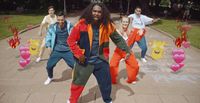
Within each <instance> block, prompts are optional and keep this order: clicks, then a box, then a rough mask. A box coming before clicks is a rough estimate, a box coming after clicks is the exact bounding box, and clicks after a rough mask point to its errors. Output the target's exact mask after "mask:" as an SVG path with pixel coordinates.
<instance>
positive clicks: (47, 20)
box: [36, 6, 57, 62]
mask: <svg viewBox="0 0 200 103" xmlns="http://www.w3.org/2000/svg"><path fill="white" fill-rule="evenodd" d="M48 13H49V14H48V15H46V16H45V17H44V19H43V21H42V23H41V25H40V29H39V35H40V36H42V37H43V40H42V43H41V47H40V52H39V55H38V58H37V59H36V62H40V60H41V59H42V56H43V53H44V50H45V36H46V35H45V34H46V33H45V34H43V32H42V30H43V29H45V30H46V31H47V29H48V28H49V26H50V25H51V24H54V23H55V22H56V21H57V17H56V15H55V14H54V13H55V9H54V7H53V6H49V7H48ZM49 52H51V51H49Z"/></svg>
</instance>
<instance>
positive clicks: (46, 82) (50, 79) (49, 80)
mask: <svg viewBox="0 0 200 103" xmlns="http://www.w3.org/2000/svg"><path fill="white" fill-rule="evenodd" d="M51 81H52V78H49V77H48V78H47V80H46V81H45V82H44V85H48V84H50V83H51Z"/></svg>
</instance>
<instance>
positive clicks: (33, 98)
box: [0, 14, 200, 103]
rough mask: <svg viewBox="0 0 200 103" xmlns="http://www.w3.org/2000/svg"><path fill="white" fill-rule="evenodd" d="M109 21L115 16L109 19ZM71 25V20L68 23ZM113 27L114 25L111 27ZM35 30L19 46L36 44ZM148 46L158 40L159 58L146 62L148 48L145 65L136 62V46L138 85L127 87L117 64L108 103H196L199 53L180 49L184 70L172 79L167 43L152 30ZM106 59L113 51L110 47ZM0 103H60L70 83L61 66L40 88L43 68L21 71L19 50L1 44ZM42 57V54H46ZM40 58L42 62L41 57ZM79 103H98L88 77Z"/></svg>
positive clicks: (37, 65) (63, 102)
mask: <svg viewBox="0 0 200 103" xmlns="http://www.w3.org/2000/svg"><path fill="white" fill-rule="evenodd" d="M112 16H113V17H114V18H116V17H118V15H115V14H113V15H112ZM69 20H70V21H72V23H75V22H76V21H77V20H78V18H77V17H69ZM116 24H118V22H116ZM37 33H38V28H35V29H32V30H30V31H27V32H25V33H23V34H21V35H20V37H21V38H22V39H21V40H22V43H21V44H25V42H27V40H29V39H30V38H32V39H40V37H39V36H38V35H37ZM146 39H147V41H148V44H149V41H152V40H161V41H165V42H166V43H167V46H166V47H165V54H164V57H163V58H162V59H160V60H152V59H151V57H150V53H151V47H150V46H149V48H148V53H147V60H148V62H147V63H143V62H141V61H140V59H139V57H138V55H139V52H140V49H139V48H138V46H137V45H135V46H134V48H133V51H134V52H135V54H136V57H138V61H139V64H140V73H139V78H140V80H139V81H138V83H137V84H136V85H133V84H127V83H126V82H125V80H126V70H125V64H124V62H122V63H121V64H120V72H119V77H118V80H119V83H118V84H117V85H113V88H112V98H113V103H200V64H199V61H200V52H199V50H197V49H192V48H189V49H184V50H185V53H186V60H185V61H184V63H185V66H184V67H183V69H182V70H180V71H179V72H177V73H173V72H172V70H171V69H170V65H171V64H173V63H174V61H173V60H172V56H171V52H172V49H173V48H175V45H174V43H173V40H172V39H171V38H169V37H168V36H166V35H165V34H162V33H160V32H158V31H156V30H153V29H151V28H148V31H147V35H146ZM110 47H111V53H110V56H112V54H113V50H114V48H115V46H114V44H113V43H110ZM0 48H1V50H0V56H1V58H0V66H1V67H0V103H66V99H67V98H68V97H69V91H70V83H71V80H72V79H71V72H72V71H71V69H69V67H68V66H67V65H66V64H65V62H64V61H63V60H62V61H60V62H59V63H58V64H57V65H56V67H55V69H54V78H55V80H54V82H52V83H51V84H50V85H48V86H45V85H43V82H44V81H45V80H46V78H47V73H46V69H45V67H46V62H47V60H43V61H41V62H40V63H35V57H32V61H31V64H30V65H29V66H28V67H26V68H25V69H24V70H20V69H19V68H20V67H19V64H18V61H19V58H18V56H19V50H18V48H17V49H12V48H10V47H9V46H8V43H7V40H6V39H5V40H1V41H0ZM46 54H47V52H46ZM44 58H48V55H45V56H44ZM79 103H103V100H102V98H101V95H100V92H99V88H98V85H97V82H96V80H95V78H94V76H93V75H92V76H91V77H90V79H89V81H88V83H87V85H86V88H85V89H84V92H83V93H82V96H81V98H80V100H79Z"/></svg>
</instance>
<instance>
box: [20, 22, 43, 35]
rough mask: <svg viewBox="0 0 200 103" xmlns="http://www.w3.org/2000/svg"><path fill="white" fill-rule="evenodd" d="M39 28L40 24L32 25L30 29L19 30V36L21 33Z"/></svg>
mask: <svg viewBox="0 0 200 103" xmlns="http://www.w3.org/2000/svg"><path fill="white" fill-rule="evenodd" d="M39 26H40V24H37V25H34V26H33V27H31V28H25V29H23V30H20V32H19V34H22V33H24V32H27V31H29V30H32V29H35V28H37V27H39Z"/></svg>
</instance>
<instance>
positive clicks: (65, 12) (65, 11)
mask: <svg viewBox="0 0 200 103" xmlns="http://www.w3.org/2000/svg"><path fill="white" fill-rule="evenodd" d="M64 14H65V15H66V14H67V10H66V0H64Z"/></svg>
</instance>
